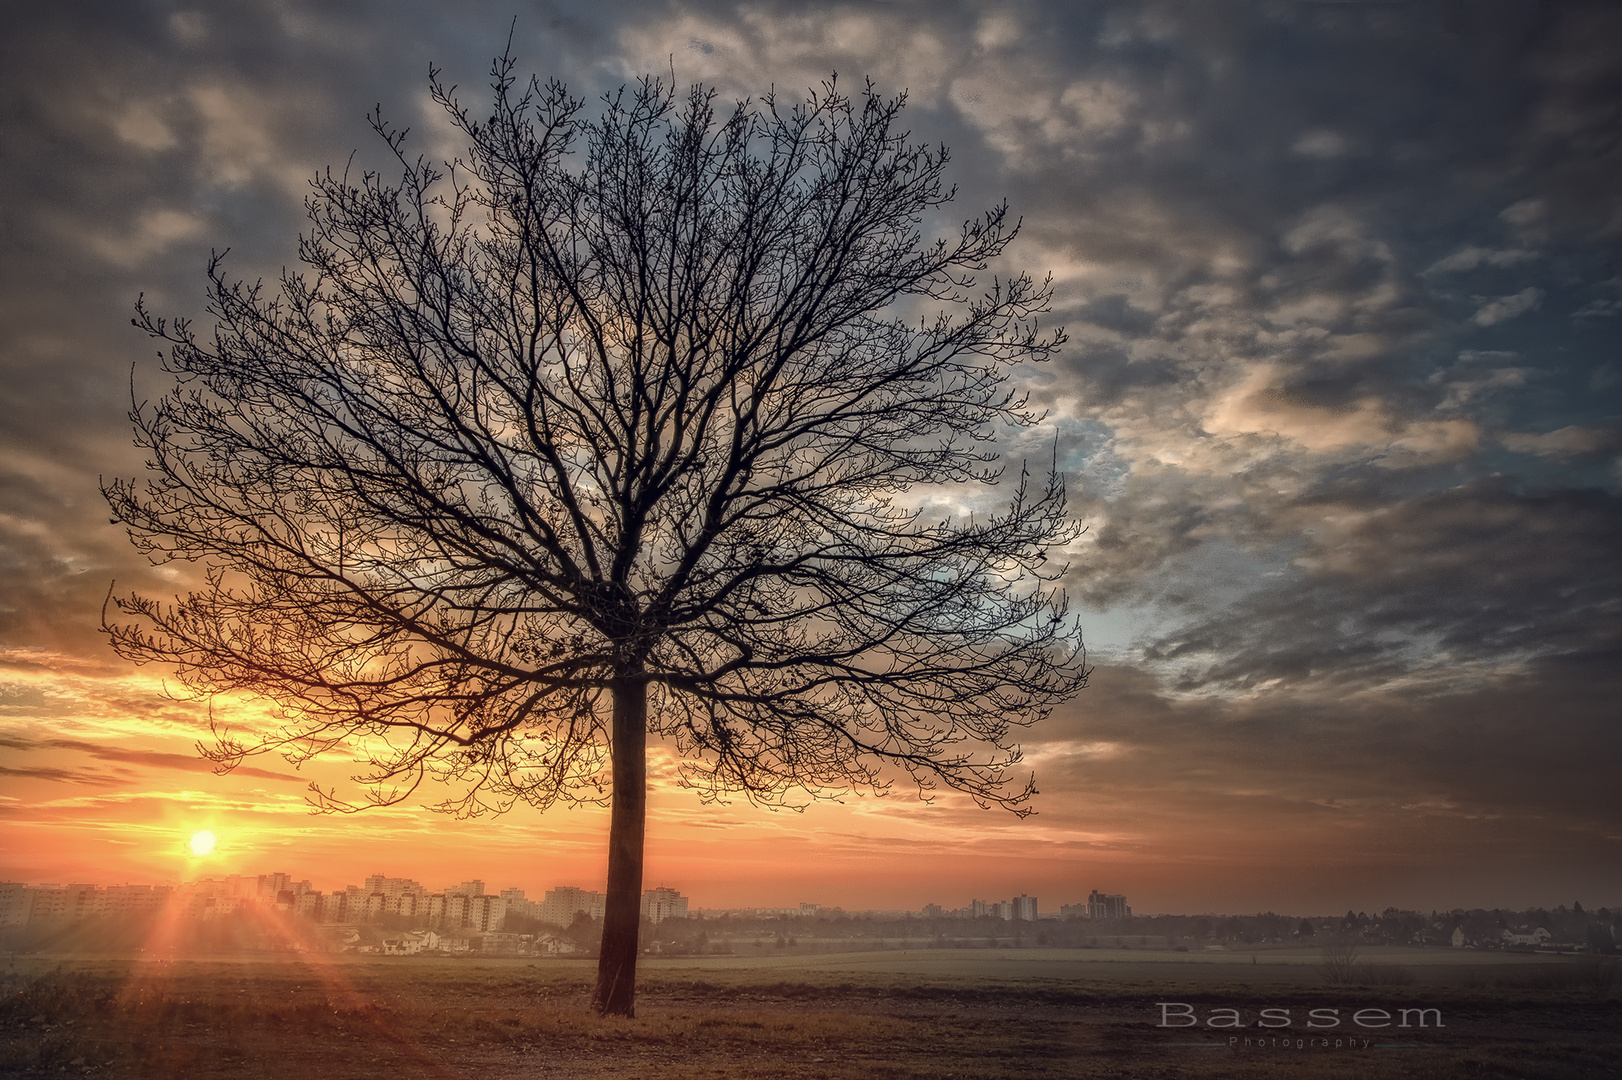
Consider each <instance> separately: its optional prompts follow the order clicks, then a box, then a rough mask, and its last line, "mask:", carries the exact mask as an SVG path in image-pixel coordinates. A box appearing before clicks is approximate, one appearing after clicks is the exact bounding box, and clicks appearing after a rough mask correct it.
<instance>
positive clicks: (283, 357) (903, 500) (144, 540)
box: [104, 57, 1086, 1015]
mask: <svg viewBox="0 0 1622 1080" xmlns="http://www.w3.org/2000/svg"><path fill="white" fill-rule="evenodd" d="M513 71H514V63H513V61H512V60H511V58H510V57H503V58H502V59H500V60H499V61H498V62H497V63H496V65H495V67H494V68H493V87H494V91H495V95H494V109H493V112H492V114H491V115H490V117H489V119H488V120H484V121H479V120H476V119H474V118H473V117H471V116H470V115H469V113H468V112H467V111H466V110H465V109H464V108H463V107H462V106H461V105H459V104H458V103H457V101H456V100H455V98H454V97H453V92H452V89H447V88H446V87H445V86H443V85H442V84H441V83H440V82H439V81H438V79H437V76H435V75H434V74H433V73H430V84H431V86H432V91H433V95H434V97H435V100H436V101H438V102H439V104H440V105H442V106H443V107H444V108H445V109H446V110H447V111H448V113H449V115H450V117H451V119H452V120H453V121H454V122H455V124H456V125H457V127H458V128H460V130H461V131H462V132H463V134H465V136H466V137H467V139H468V140H469V143H470V147H469V150H468V151H467V156H466V158H465V160H458V161H456V162H452V163H447V164H444V165H434V164H431V163H429V162H427V161H425V160H423V159H421V158H412V157H409V156H408V155H407V154H406V152H405V149H404V141H405V133H404V132H403V131H400V130H396V129H395V128H392V127H390V126H389V125H387V124H386V123H385V122H384V121H383V120H382V119H381V117H380V116H376V115H374V117H373V126H374V127H375V129H376V130H377V132H378V133H379V135H380V136H382V138H383V139H384V140H385V141H386V143H387V145H388V147H389V149H390V150H391V151H392V153H393V154H394V156H395V157H396V158H397V160H398V162H399V165H400V167H401V169H402V177H401V179H400V180H399V182H398V183H391V182H386V181H385V180H384V179H383V178H382V177H381V176H380V175H378V174H374V173H367V174H366V175H364V176H361V177H359V178H358V180H352V179H351V178H350V177H349V176H348V175H334V174H333V173H332V172H331V170H328V171H327V172H326V173H325V174H323V175H320V176H318V177H317V178H316V180H315V181H314V187H313V193H312V195H311V196H310V198H309V199H308V211H309V216H310V220H311V222H312V223H313V224H312V228H311V230H310V232H309V233H308V234H307V235H306V236H304V237H303V238H302V240H301V244H300V257H301V260H302V261H303V263H304V264H305V265H306V267H307V268H308V269H307V270H306V271H304V272H299V273H293V272H284V274H283V276H282V279H281V282H280V288H279V290H276V291H275V293H274V295H271V294H268V293H267V292H266V291H265V290H264V289H263V288H262V287H261V286H260V285H257V284H256V285H247V284H244V283H241V282H237V281H233V280H229V279H228V278H227V277H226V276H225V274H224V272H223V271H222V269H221V265H220V260H219V258H218V257H216V258H215V259H214V261H213V263H212V264H211V266H210V269H209V279H210V283H211V285H210V291H209V300H210V303H209V309H208V310H209V312H210V314H211V315H212V317H213V318H214V319H215V320H216V327H215V330H214V332H213V334H212V335H211V336H208V337H206V338H205V337H199V336H198V335H197V334H196V333H195V332H194V330H193V329H192V327H191V326H190V325H189V324H188V323H187V322H186V321H184V320H179V319H177V320H174V321H165V320H164V319H161V318H158V317H156V316H154V315H152V314H151V313H150V312H148V311H147V310H146V309H145V308H144V307H140V306H138V308H137V318H136V320H135V322H136V325H137V326H139V327H141V328H142V329H144V330H145V331H147V332H148V333H149V334H151V335H153V336H154V337H157V338H160V339H163V340H164V341H165V342H166V343H167V345H168V349H167V355H166V358H165V362H164V363H165V370H166V371H167V372H170V373H172V374H173V375H174V376H176V385H175V386H174V388H173V389H172V391H170V392H168V393H167V394H166V395H165V396H163V397H162V398H161V399H159V400H156V401H153V402H150V403H140V404H137V405H136V406H135V408H134V409H133V411H132V414H131V416H132V419H133V421H134V424H135V428H136V433H137V442H138V444H139V445H140V446H142V447H143V448H145V449H146V450H147V451H148V452H149V455H150V462H149V475H148V476H147V477H146V478H145V479H144V480H141V481H139V482H137V481H128V482H118V483H114V484H111V485H110V486H108V488H107V490H106V495H107V498H108V500H109V502H110V504H111V506H112V508H113V512H114V514H115V515H116V517H117V518H118V520H120V521H122V522H123V523H125V524H126V525H127V526H128V528H129V530H130V533H131V535H132V537H133V538H134V540H135V542H136V543H137V544H138V545H140V546H141V547H142V549H143V550H144V551H145V552H146V553H147V554H148V555H149V557H151V558H154V559H159V560H163V559H176V558H178V559H190V560H200V561H201V562H202V563H204V564H205V565H206V567H207V571H206V574H207V576H206V583H205V584H203V586H202V587H201V588H199V589H198V590H197V591H194V592H191V593H189V594H188V595H185V596H182V597H176V598H175V599H174V600H173V602H167V601H160V600H158V599H154V598H150V597H145V596H140V595H134V596H127V597H123V598H120V599H118V600H117V601H116V606H117V609H118V611H119V612H121V613H122V617H121V618H114V619H112V620H108V619H105V618H104V623H106V629H107V632H108V633H109V634H110V635H111V640H112V643H113V645H114V647H115V648H116V649H117V650H118V651H119V652H120V653H121V654H122V655H124V656H126V657H129V658H132V659H135V660H137V661H148V660H156V661H163V662H166V663H169V664H173V665H175V666H176V668H177V669H178V672H179V675H180V677H181V678H182V679H183V680H184V681H185V683H186V685H187V686H188V687H190V688H191V689H192V690H194V691H195V692H198V693H200V694H205V695H214V694H220V693H226V692H249V693H251V694H255V695H260V696H262V697H264V698H268V699H270V700H272V701H274V702H275V703H277V705H278V706H279V707H280V713H279V717H280V719H281V721H282V725H283V726H281V727H279V728H277V729H275V730H270V731H256V732H248V733H239V734H235V735H233V734H229V733H225V734H222V735H221V736H220V738H219V742H218V745H216V746H212V747H208V748H206V751H205V752H207V753H209V754H210V756H212V757H214V758H215V759H216V760H217V761H219V762H220V763H222V765H224V766H230V765H232V764H234V763H236V762H238V761H240V760H242V759H243V758H244V757H245V756H247V755H250V754H257V753H262V752H266V751H279V752H281V753H283V754H285V755H287V756H288V757H289V758H291V759H292V760H294V761H301V760H304V759H307V758H310V757H312V756H314V755H317V754H320V753H322V752H323V751H327V750H331V749H333V748H335V747H338V746H340V745H343V746H350V747H354V746H359V747H362V748H363V749H364V750H365V752H366V753H367V754H368V755H369V759H370V766H371V767H370V769H369V771H367V772H365V773H364V774H363V775H361V776H359V777H357V778H356V779H357V780H359V781H361V782H362V783H363V784H364V785H365V786H366V791H367V797H366V798H365V799H364V800H361V804H362V805H366V804H373V805H375V804H389V803H395V802H398V801H400V800H402V799H407V798H410V797H412V795H413V793H415V792H416V791H417V790H418V789H419V786H420V785H421V784H422V783H423V782H424V781H425V780H433V781H436V782H440V783H441V784H444V785H449V786H448V787H444V786H439V787H435V788H434V790H439V791H449V792H451V794H450V795H449V796H448V797H446V798H445V799H444V800H443V801H441V802H439V803H437V805H436V808H438V809H441V810H445V811H448V812H453V813H458V814H476V813H480V812H484V811H487V810H495V811H500V810H504V809H507V808H508V807H510V806H511V805H513V804H514V803H515V802H517V801H520V800H521V801H524V802H527V803H530V804H533V805H535V806H539V807H546V806H548V805H551V804H553V803H555V802H557V801H559V800H582V799H585V800H598V801H600V800H602V799H604V798H606V797H608V796H607V795H606V794H605V792H611V798H612V815H611V825H610V836H609V871H608V902H607V912H606V918H605V923H604V933H603V944H602V949H601V953H600V968H599V981H598V985H597V989H596V996H595V1006H596V1008H597V1009H599V1010H600V1011H603V1012H607V1013H616V1014H625V1015H629V1014H631V1012H632V1006H633V980H634V974H635V965H636V955H637V933H638V917H639V903H640V894H641V888H642V883H641V878H642V851H643V830H644V818H645V794H646V753H647V751H646V746H647V742H648V737H649V734H650V733H652V734H653V735H655V736H658V737H660V738H662V739H664V740H666V741H667V742H668V743H669V744H671V745H673V747H674V748H675V750H676V751H677V752H678V754H679V758H680V760H681V762H682V767H683V770H684V773H683V775H684V778H685V780H686V782H687V783H688V784H690V785H692V786H695V787H696V788H698V789H699V791H700V793H701V794H703V795H705V796H708V797H716V796H719V795H721V794H723V793H728V792H743V793H745V794H746V795H747V796H748V797H750V798H752V799H757V800H762V801H767V802H773V801H781V800H784V799H789V798H796V797H806V796H808V797H818V796H826V795H832V794H837V793H840V792H845V791H849V790H851V789H862V790H872V789H879V790H882V789H884V788H885V787H887V786H888V785H889V784H890V783H891V782H892V780H893V779H895V778H899V777H900V776H903V775H906V774H910V777H911V779H912V780H913V781H915V782H916V784H917V786H918V788H919V789H920V790H921V791H923V792H927V791H928V790H929V789H932V788H935V787H937V786H938V785H941V784H944V785H945V786H947V787H949V788H954V789H956V790H958V791H961V792H966V793H968V794H969V795H971V796H972V797H973V798H974V799H976V800H977V801H978V802H980V803H981V804H996V805H1000V806H1004V807H1007V808H1009V809H1012V810H1014V811H1015V812H1016V813H1020V814H1024V813H1028V812H1029V807H1028V805H1027V801H1028V799H1029V797H1030V796H1031V795H1032V794H1033V793H1034V789H1033V788H1032V787H1031V784H1030V781H1029V780H1028V779H1024V778H1023V777H1022V776H1021V775H1020V774H1018V773H1016V772H1015V771H1014V768H1015V766H1016V765H1017V763H1018V762H1019V760H1020V757H1019V749H1018V746H1017V745H1016V744H1015V743H1014V742H1013V741H1012V740H1011V738H1010V732H1011V730H1012V729H1014V728H1016V727H1019V726H1021V725H1026V724H1029V723H1031V722H1033V721H1035V720H1036V719H1038V718H1040V717H1041V716H1043V715H1044V714H1045V713H1046V711H1047V709H1048V708H1049V707H1050V706H1052V705H1053V704H1054V703H1056V702H1058V701H1061V700H1062V699H1064V698H1066V697H1068V696H1070V695H1071V694H1073V693H1074V692H1076V691H1077V690H1078V689H1080V688H1081V687H1082V686H1084V685H1085V683H1086V668H1085V663H1084V655H1083V653H1082V651H1081V642H1080V637H1079V633H1078V632H1077V630H1076V628H1075V626H1074V624H1073V621H1072V620H1071V619H1070V618H1069V617H1068V616H1067V614H1066V611H1065V606H1064V600H1063V596H1062V594H1061V593H1059V592H1058V591H1057V590H1056V589H1055V588H1054V586H1053V580H1054V577H1055V576H1056V574H1057V571H1056V570H1051V569H1048V568H1047V567H1048V565H1049V564H1046V561H1045V560H1046V559H1047V552H1048V551H1049V550H1050V549H1052V548H1054V547H1055V546H1060V545H1063V544H1065V543H1066V542H1068V541H1070V540H1071V539H1073V538H1074V537H1075V536H1076V534H1077V527H1076V525H1075V523H1074V521H1073V520H1072V519H1071V518H1070V517H1069V516H1067V514H1066V511H1065V500H1064V492H1063V488H1062V484H1061V482H1060V480H1059V478H1058V477H1057V475H1056V474H1051V473H1050V475H1049V476H1048V478H1047V480H1046V482H1045V483H1040V484H1033V483H1031V482H1029V480H1028V478H1027V477H1026V476H1025V475H1023V474H1022V475H1021V476H1020V478H1019V480H1018V482H1017V483H1016V484H1014V485H1013V488H1012V490H1011V491H1010V492H1009V493H1008V494H1007V496H1006V497H1005V500H1004V501H1005V503H1006V509H1004V510H1001V511H1000V512H997V513H994V514H990V515H980V516H976V515H973V514H964V515H958V516H944V515H943V516H931V515H930V514H929V513H926V512H925V510H923V509H922V508H921V507H920V506H919V505H918V503H919V502H921V500H922V493H921V490H920V489H922V488H925V487H933V488H939V487H940V486H942V485H945V486H947V488H946V490H947V491H948V493H950V492H952V491H953V490H955V489H962V491H963V492H973V491H975V490H977V489H978V488H979V487H980V486H981V485H985V484H989V483H992V482H994V481H995V480H996V479H997V477H998V473H997V470H996V469H995V468H994V463H995V461H996V458H995V455H994V454H993V453H992V452H991V451H990V449H989V448H988V445H987V441H986V440H987V439H988V438H989V437H991V436H992V435H994V434H995V433H996V432H997V431H998V430H999V429H1007V428H1016V429H1017V428H1019V427H1022V426H1028V425H1030V424H1032V423H1034V422H1035V421H1036V419H1037V417H1035V416H1034V415H1033V414H1032V413H1031V412H1030V411H1028V409H1027V408H1026V406H1025V403H1024V399H1023V398H1022V397H1021V396H1020V395H1018V394H1017V393H1015V392H1014V391H1013V390H1011V389H1010V388H1009V386H1008V375H1009V371H1010V368H1011V366H1013V365H1015V364H1019V363H1023V362H1027V361H1039V360H1042V359H1045V358H1046V357H1047V356H1048V355H1049V354H1050V353H1051V352H1052V351H1053V350H1054V349H1055V348H1056V347H1057V346H1058V345H1059V344H1060V343H1061V342H1062V340H1063V334H1062V332H1059V333H1053V332H1047V333H1044V332H1040V331H1039V330H1038V328H1037V325H1036V320H1035V316H1036V315H1037V314H1038V313H1039V312H1040V311H1042V310H1044V309H1045V307H1046V305H1047V303H1048V298H1049V292H1048V289H1047V287H1046V286H1045V285H1043V284H1039V283H1035V282H1033V281H1032V280H1031V279H1030V278H1029V277H1027V276H1017V277H1014V278H1012V279H1008V280H1001V281H993V282H992V283H990V284H989V285H988V286H977V285H976V284H975V278H974V275H975V273H976V272H977V271H983V270H985V268H986V265H987V260H989V259H991V258H993V257H994V256H996V255H997V254H998V253H1000V252H1001V251H1002V250H1003V249H1004V247H1005V246H1006V245H1007V244H1008V242H1009V241H1010V240H1011V239H1012V238H1013V236H1014V234H1015V232H1016V231H1017V228H1018V223H1017V222H1016V221H1014V220H1012V219H1011V218H1010V217H1009V214H1008V211H1007V207H1006V206H1001V207H997V208H995V209H993V210H991V211H990V212H988V213H986V214H985V215H984V216H982V217H980V218H977V219H975V220H972V221H969V222H967V223H966V224H964V225H963V226H962V228H961V230H960V231H959V232H957V233H956V235H955V236H954V238H952V239H949V240H941V241H935V242H926V241H925V240H924V239H923V238H922V235H921V232H920V228H921V225H922V223H923V221H924V217H925V215H927V214H929V213H930V212H932V211H934V210H935V209H936V208H938V207H940V206H942V205H943V204H944V203H946V202H947V201H948V200H949V199H950V198H951V197H952V191H951V190H949V189H947V188H946V187H944V186H943V184H942V180H941V176H942V170H943V168H944V166H945V165H946V160H947V156H946V152H945V150H944V148H942V149H931V148H928V147H924V146H918V145H913V144H912V143H910V142H909V140H908V136H907V135H906V133H904V132H902V131H899V130H898V129H897V126H896V122H897V117H898V114H899V113H900V112H901V109H902V106H903V104H904V97H903V98H895V99H886V98H884V97H881V96H879V95H878V94H876V93H875V92H874V91H873V89H872V87H871V86H869V87H868V88H867V90H866V91H865V92H864V93H863V94H862V95H860V96H859V97H858V98H857V99H856V100H854V101H853V100H852V99H850V98H848V97H846V96H844V95H842V94H840V93H839V92H838V91H837V89H836V87H835V84H834V83H833V82H831V81H830V82H828V83H826V84H824V85H823V86H822V87H821V89H820V90H818V91H816V92H813V93H812V94H811V95H809V97H808V98H807V99H806V100H804V101H801V102H798V103H795V104H793V105H791V106H788V107H784V106H781V105H780V104H779V102H778V101H777V100H776V99H775V98H774V97H772V96H771V95H768V96H766V97H765V98H764V99H762V100H761V101H760V102H758V103H748V102H745V103H741V104H739V105H738V106H737V107H736V108H735V109H733V110H731V111H730V113H728V114H727V115H725V116H724V117H718V115H717V113H716V110H715V107H714V95H713V92H709V91H705V90H703V89H702V88H695V89H694V90H693V91H692V92H691V93H690V94H689V95H687V96H686V97H685V98H683V97H680V96H678V95H677V94H675V93H674V92H673V90H672V89H671V88H670V87H667V86H665V85H663V84H662V83H660V82H658V81H654V80H651V79H647V80H643V81H642V82H640V83H639V84H638V85H637V86H635V87H634V88H630V89H625V90H621V91H620V92H619V93H618V94H616V95H610V96H609V97H607V98H605V99H604V102H603V104H602V106H601V108H600V110H598V112H597V113H596V115H595V116H592V115H588V114H587V113H586V112H585V111H584V110H583V105H582V102H580V101H578V100H574V99H571V98H570V97H569V96H568V94H567V92H566V91H565V89H564V87H563V86H562V85H560V84H558V83H556V82H551V83H548V84H545V85H542V84H540V83H539V82H538V81H535V80H531V81H530V82H529V83H528V84H527V85H526V84H523V83H520V82H518V81H517V80H516V79H515V77H514V74H513ZM582 150H583V152H581V151H582ZM936 493H937V494H938V493H939V492H936ZM953 497H957V496H956V495H954V496H953ZM999 505H1002V504H999ZM650 706H651V707H650ZM796 793H799V794H798V795H797V794H796ZM317 798H318V800H319V801H320V802H321V803H322V804H323V805H325V806H327V807H329V808H333V809H354V808H356V805H355V804H353V803H349V802H344V801H342V800H340V799H339V797H338V795H337V794H336V793H335V792H333V791H320V790H319V789H317Z"/></svg>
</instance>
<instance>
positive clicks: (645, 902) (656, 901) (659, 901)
mask: <svg viewBox="0 0 1622 1080" xmlns="http://www.w3.org/2000/svg"><path fill="white" fill-rule="evenodd" d="M642 917H643V918H644V919H647V920H648V921H649V922H651V923H654V924H655V925H657V924H659V923H662V922H664V921H665V920H666V919H685V918H687V897H685V896H683V895H682V894H681V893H679V892H677V891H676V890H675V889H667V888H665V887H664V886H663V885H661V886H659V887H658V888H656V889H649V890H648V891H647V892H645V893H643V894H642Z"/></svg>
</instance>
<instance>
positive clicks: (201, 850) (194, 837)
mask: <svg viewBox="0 0 1622 1080" xmlns="http://www.w3.org/2000/svg"><path fill="white" fill-rule="evenodd" d="M213 850H214V834H213V833H211V832H209V831H208V830H207V829H204V830H203V831H202V832H195V833H192V834H191V853H192V854H193V855H207V854H208V853H209V852H211V851H213Z"/></svg>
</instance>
